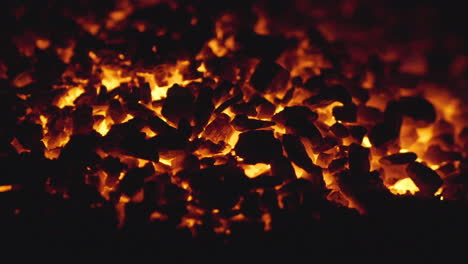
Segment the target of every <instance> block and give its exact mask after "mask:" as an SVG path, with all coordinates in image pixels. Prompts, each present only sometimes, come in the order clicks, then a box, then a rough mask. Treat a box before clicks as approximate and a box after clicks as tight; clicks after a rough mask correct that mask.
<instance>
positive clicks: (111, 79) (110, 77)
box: [101, 66, 132, 91]
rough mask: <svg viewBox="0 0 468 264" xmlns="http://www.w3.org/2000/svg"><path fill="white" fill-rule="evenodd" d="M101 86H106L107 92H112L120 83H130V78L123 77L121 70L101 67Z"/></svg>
mask: <svg viewBox="0 0 468 264" xmlns="http://www.w3.org/2000/svg"><path fill="white" fill-rule="evenodd" d="M101 69H102V75H103V77H102V85H104V86H106V88H107V91H112V90H114V89H115V88H117V87H119V86H120V84H121V83H125V82H130V81H131V79H132V78H131V77H124V76H123V72H122V70H121V69H118V68H117V69H113V68H111V67H110V66H102V67H101Z"/></svg>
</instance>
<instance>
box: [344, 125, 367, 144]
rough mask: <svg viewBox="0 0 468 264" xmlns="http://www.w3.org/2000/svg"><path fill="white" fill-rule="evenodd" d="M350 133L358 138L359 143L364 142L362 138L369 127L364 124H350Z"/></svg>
mask: <svg viewBox="0 0 468 264" xmlns="http://www.w3.org/2000/svg"><path fill="white" fill-rule="evenodd" d="M348 131H349V134H350V135H351V136H352V137H353V138H354V139H356V140H357V142H358V143H361V142H362V139H363V138H364V136H365V135H366V133H367V129H366V128H365V127H363V126H348Z"/></svg>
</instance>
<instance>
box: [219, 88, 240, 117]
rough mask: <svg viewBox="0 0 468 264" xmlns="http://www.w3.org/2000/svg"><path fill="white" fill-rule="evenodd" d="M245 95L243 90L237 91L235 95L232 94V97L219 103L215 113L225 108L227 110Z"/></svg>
mask: <svg viewBox="0 0 468 264" xmlns="http://www.w3.org/2000/svg"><path fill="white" fill-rule="evenodd" d="M243 96H244V95H243V94H242V93H241V92H238V93H236V94H235V95H234V96H232V97H231V98H229V99H227V100H226V101H224V102H223V103H222V104H221V105H219V106H218V108H216V110H215V113H216V114H220V113H222V112H223V111H224V110H226V109H227V108H228V107H230V106H231V105H234V104H235V103H237V102H239V101H240V100H242V97H243Z"/></svg>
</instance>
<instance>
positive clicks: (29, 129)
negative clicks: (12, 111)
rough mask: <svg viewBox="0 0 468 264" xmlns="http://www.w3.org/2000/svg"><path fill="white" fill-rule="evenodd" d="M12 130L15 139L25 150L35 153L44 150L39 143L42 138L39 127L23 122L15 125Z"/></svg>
mask: <svg viewBox="0 0 468 264" xmlns="http://www.w3.org/2000/svg"><path fill="white" fill-rule="evenodd" d="M14 130H15V136H16V138H17V139H18V141H19V142H20V143H21V145H23V146H24V147H25V148H27V149H30V150H36V151H41V150H43V149H44V145H43V143H42V142H41V139H42V136H43V134H42V127H41V125H39V124H35V123H32V122H28V121H23V122H21V123H19V124H18V125H16V128H15V129H14ZM8 143H9V142H8Z"/></svg>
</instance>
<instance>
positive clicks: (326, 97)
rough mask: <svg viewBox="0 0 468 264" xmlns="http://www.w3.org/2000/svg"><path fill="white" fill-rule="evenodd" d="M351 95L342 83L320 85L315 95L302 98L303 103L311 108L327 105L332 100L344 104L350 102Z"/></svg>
mask: <svg viewBox="0 0 468 264" xmlns="http://www.w3.org/2000/svg"><path fill="white" fill-rule="evenodd" d="M351 99H352V98H351V95H350V94H349V92H348V91H347V90H346V88H345V87H344V86H342V85H333V86H327V87H322V89H320V91H319V93H318V94H317V95H314V96H312V97H309V98H307V99H306V100H304V104H307V105H310V106H311V107H312V108H316V107H323V106H327V105H329V104H331V103H333V102H341V103H343V104H345V105H347V104H350V103H351Z"/></svg>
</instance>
